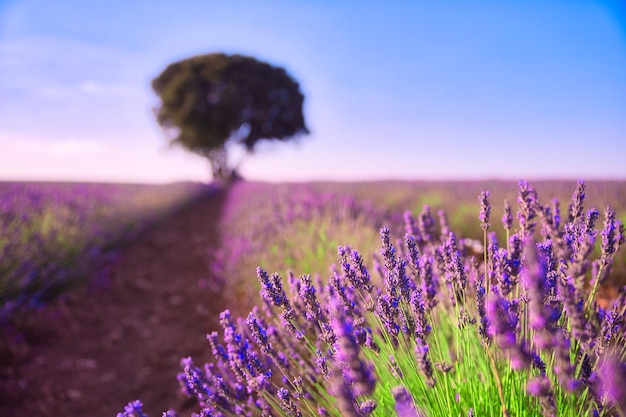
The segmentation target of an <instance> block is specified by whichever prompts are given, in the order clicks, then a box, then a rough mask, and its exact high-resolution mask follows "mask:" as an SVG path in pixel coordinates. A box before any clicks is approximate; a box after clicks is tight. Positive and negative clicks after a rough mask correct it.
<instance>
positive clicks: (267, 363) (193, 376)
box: [118, 182, 626, 417]
mask: <svg viewBox="0 0 626 417" xmlns="http://www.w3.org/2000/svg"><path fill="white" fill-rule="evenodd" d="M584 198H585V187H584V184H583V183H582V182H581V183H579V185H578V187H577V188H576V190H575V192H574V194H573V196H572V202H571V203H570V206H569V209H568V210H567V212H566V213H564V214H561V210H560V207H559V205H558V204H557V203H556V202H552V203H550V204H543V203H542V202H540V201H539V199H538V196H537V193H536V192H535V190H534V189H533V188H531V187H530V186H529V185H528V184H527V183H525V182H520V186H519V190H518V197H517V201H518V209H517V216H516V217H517V223H516V225H517V227H514V226H513V214H512V209H511V206H510V205H509V204H508V203H506V204H505V205H504V209H503V213H504V215H503V217H502V224H503V226H504V227H503V229H504V230H505V232H506V236H507V239H504V240H501V241H499V240H498V239H497V238H496V235H495V234H492V233H491V230H493V229H494V228H493V227H492V225H491V223H490V222H491V205H490V201H489V194H488V193H486V192H483V193H481V194H480V197H479V201H480V211H479V219H480V227H481V228H482V230H483V233H484V242H485V247H486V248H487V250H485V251H484V252H483V254H482V256H481V257H480V259H477V258H476V257H474V256H471V255H470V253H468V252H466V251H465V249H464V247H463V246H462V245H460V238H459V237H458V236H457V235H455V234H454V233H453V232H451V230H450V228H449V225H448V224H447V222H446V216H445V215H440V221H439V227H436V224H437V222H436V221H435V220H434V219H433V217H432V216H431V214H430V211H429V210H428V208H427V207H426V208H425V209H424V210H423V211H422V212H421V213H420V214H419V215H418V216H417V217H415V218H414V217H413V216H412V215H411V213H410V212H407V213H406V214H405V227H406V230H405V231H406V234H405V236H404V239H403V240H402V241H401V244H400V245H398V244H397V243H396V244H394V243H392V239H391V233H390V231H389V229H388V228H383V229H382V230H381V231H380V242H381V250H380V252H379V254H378V256H375V257H374V262H373V264H371V266H370V267H369V268H368V266H366V263H365V261H364V259H363V258H362V257H361V255H360V254H359V252H357V251H356V250H352V249H350V248H348V247H341V246H340V247H339V250H338V262H337V264H336V265H335V266H334V268H333V269H332V272H331V275H330V278H329V279H328V280H327V282H322V280H321V279H320V278H319V276H316V277H315V278H312V277H311V275H309V274H304V275H301V276H296V275H294V274H293V273H289V274H288V277H287V283H284V282H283V280H282V279H281V277H280V276H279V275H278V274H272V275H269V274H267V273H266V272H265V271H264V270H263V269H261V268H259V269H258V270H257V275H258V279H259V282H260V283H261V295H262V299H263V300H262V301H263V303H262V304H261V306H260V307H255V308H254V309H253V310H252V312H251V313H250V314H249V315H248V316H247V319H245V320H243V319H240V318H238V319H235V318H234V317H233V316H232V315H231V314H230V312H229V311H225V312H224V313H222V315H221V316H220V319H221V324H222V326H223V336H222V337H221V338H220V337H219V335H218V333H217V332H213V333H211V334H209V335H208V340H209V344H210V346H211V350H212V352H213V355H214V361H213V362H212V363H209V364H205V365H204V366H203V367H198V366H197V365H195V364H194V362H193V360H192V359H191V358H185V359H183V361H182V366H183V373H181V374H180V375H179V381H180V382H181V386H182V389H183V392H185V393H186V394H187V395H189V396H192V397H195V398H196V399H197V400H198V402H199V405H200V407H201V409H202V410H201V411H200V413H199V414H194V415H199V416H235V415H238V416H239V415H245V416H318V415H319V416H330V415H332V416H366V415H380V416H382V415H386V414H392V413H393V412H394V411H395V413H396V414H397V415H399V416H411V417H413V416H423V415H428V416H448V415H468V416H473V415H517V416H521V415H524V416H526V415H528V416H539V415H544V416H556V415H558V416H579V415H599V416H613V415H621V416H623V415H626V389H625V388H624V387H626V316H625V310H626V293H624V292H621V293H620V295H619V297H618V298H617V299H616V300H614V301H613V303H612V304H611V305H609V306H608V307H607V308H603V307H602V306H600V305H599V304H598V303H597V302H596V301H597V300H596V295H597V290H598V288H599V286H601V285H602V284H603V282H605V281H606V280H607V279H608V278H609V276H610V271H611V268H612V264H613V259H614V257H615V255H616V253H617V252H618V250H619V249H620V248H621V246H622V245H623V243H624V226H623V224H622V223H621V221H620V220H619V219H616V216H615V212H614V211H613V210H612V209H611V208H608V207H607V208H606V209H605V210H604V220H603V224H602V225H601V226H600V227H599V229H600V230H598V228H597V227H596V223H598V221H599V220H598V219H599V216H600V213H599V211H598V210H596V209H589V210H585V209H584V208H583V202H584ZM538 226H540V227H538ZM533 236H535V237H536V236H540V237H539V239H534V238H533ZM596 241H599V246H600V253H599V255H598V256H597V257H596V256H594V255H593V247H594V245H595V244H596ZM371 270H374V271H376V273H375V274H370V271H371ZM144 415H145V414H144V413H143V411H142V406H141V403H140V402H133V403H130V404H129V405H128V406H127V407H126V409H125V411H124V412H122V413H119V414H118V417H130V416H133V417H134V416H144ZM163 415H164V416H169V417H171V416H175V415H176V413H175V412H174V411H168V412H166V413H163Z"/></svg>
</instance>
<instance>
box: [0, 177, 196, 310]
mask: <svg viewBox="0 0 626 417" xmlns="http://www.w3.org/2000/svg"><path fill="white" fill-rule="evenodd" d="M205 190H206V186H204V185H201V184H197V183H180V184H172V185H167V186H149V185H119V184H89V183H84V184H82V183H76V184H72V183H19V182H13V183H11V182H5V183H0V322H3V321H5V320H7V319H9V318H10V317H11V316H12V315H14V314H15V313H16V312H17V310H19V309H22V308H35V307H38V306H41V305H42V304H44V303H46V302H50V301H51V300H53V299H54V298H56V297H57V296H59V295H61V294H63V293H64V292H65V291H67V290H68V288H70V287H72V286H75V285H76V284H80V283H83V284H84V283H85V282H86V281H87V280H91V281H92V282H93V281H94V280H96V279H97V278H96V277H93V275H94V274H97V273H98V270H99V269H100V267H103V266H104V265H105V264H106V261H107V257H108V258H110V257H111V256H114V255H115V249H116V248H118V247H120V246H121V245H122V244H123V243H124V242H125V241H128V240H129V239H132V238H133V237H134V236H136V235H137V233H140V232H141V231H142V230H144V229H145V228H146V227H148V226H149V225H150V224H151V223H153V222H156V221H158V220H160V219H162V218H163V217H164V216H166V215H167V214H168V213H171V212H173V211H174V210H175V209H176V208H177V207H179V206H180V205H182V204H185V203H189V202H191V201H193V199H194V198H196V197H197V196H198V195H200V194H201V193H203V192H205Z"/></svg>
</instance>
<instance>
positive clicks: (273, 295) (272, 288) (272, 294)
mask: <svg viewBox="0 0 626 417" xmlns="http://www.w3.org/2000/svg"><path fill="white" fill-rule="evenodd" d="M256 273H257V277H258V278H259V281H260V282H261V295H262V296H263V298H264V299H265V300H267V301H268V302H270V303H271V304H273V305H274V306H276V307H285V308H286V307H288V306H289V300H288V299H287V295H286V294H285V290H283V286H282V283H281V279H280V276H279V275H278V274H272V276H271V277H270V276H268V274H267V272H265V271H264V270H263V269H262V268H261V267H258V268H257V269H256Z"/></svg>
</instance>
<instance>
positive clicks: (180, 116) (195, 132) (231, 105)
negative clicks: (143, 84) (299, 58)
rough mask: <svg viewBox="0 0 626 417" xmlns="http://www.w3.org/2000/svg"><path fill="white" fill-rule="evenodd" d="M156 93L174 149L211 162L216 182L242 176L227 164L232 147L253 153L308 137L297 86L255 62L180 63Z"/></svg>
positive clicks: (214, 58) (212, 58) (231, 58)
mask: <svg viewBox="0 0 626 417" xmlns="http://www.w3.org/2000/svg"><path fill="white" fill-rule="evenodd" d="M152 89H153V90H154V91H155V93H156V94H157V95H158V96H159V98H160V99H161V106H160V107H158V108H157V109H156V117H157V121H158V123H159V125H160V126H161V127H162V128H163V130H164V132H165V134H166V136H167V137H168V138H169V139H170V143H171V144H177V145H180V146H182V147H183V148H185V149H187V150H189V151H191V152H194V153H196V154H199V155H202V156H204V157H206V158H208V159H209V161H210V163H211V168H212V172H213V178H215V179H228V178H233V177H236V176H237V172H236V167H235V168H232V167H230V166H229V164H228V158H227V156H228V152H227V148H228V147H229V146H230V145H231V144H236V145H242V146H244V147H245V149H246V150H247V151H248V152H252V151H254V148H255V146H256V145H257V143H258V142H259V141H260V140H262V139H266V140H280V141H285V140H290V139H293V138H295V137H297V136H300V135H303V134H307V133H309V131H308V129H307V128H306V125H305V122H304V116H303V115H302V104H303V102H304V96H303V95H302V93H301V92H300V87H299V85H298V83H297V82H296V81H295V80H294V79H293V78H291V76H290V75H289V74H287V72H286V71H285V70H284V69H283V68H280V67H274V66H272V65H270V64H268V63H265V62H261V61H257V60H256V59H254V58H251V57H247V56H242V55H226V54H222V53H213V54H208V55H199V56H195V57H192V58H189V59H185V60H182V61H179V62H175V63H173V64H170V65H169V66H168V67H167V68H166V69H165V70H164V71H163V72H162V73H161V74H160V75H159V76H158V77H156V78H155V79H154V80H153V81H152Z"/></svg>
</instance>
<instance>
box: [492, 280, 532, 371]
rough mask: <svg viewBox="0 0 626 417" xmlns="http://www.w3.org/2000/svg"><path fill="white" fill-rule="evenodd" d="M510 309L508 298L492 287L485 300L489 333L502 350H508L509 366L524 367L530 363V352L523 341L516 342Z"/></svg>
mask: <svg viewBox="0 0 626 417" xmlns="http://www.w3.org/2000/svg"><path fill="white" fill-rule="evenodd" d="M511 309H512V305H511V303H510V302H509V300H507V299H506V298H503V297H502V296H501V295H500V294H498V291H497V288H496V287H493V288H492V291H491V293H490V295H489V298H488V300H487V309H486V310H487V311H486V312H487V318H488V320H489V334H490V335H491V336H492V337H493V338H494V339H495V340H496V341H497V343H498V345H499V346H500V348H501V349H502V350H503V351H505V352H508V354H509V359H510V365H511V368H513V369H524V368H527V367H528V366H529V365H530V363H531V361H532V354H531V352H529V351H528V349H527V347H526V346H525V344H524V343H523V341H520V342H519V343H518V342H517V337H516V334H515V327H516V325H517V322H516V318H515V315H514V314H513V312H512V311H511ZM513 320H515V321H513ZM512 321H513V322H512Z"/></svg>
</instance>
